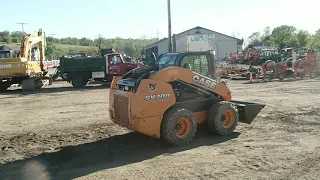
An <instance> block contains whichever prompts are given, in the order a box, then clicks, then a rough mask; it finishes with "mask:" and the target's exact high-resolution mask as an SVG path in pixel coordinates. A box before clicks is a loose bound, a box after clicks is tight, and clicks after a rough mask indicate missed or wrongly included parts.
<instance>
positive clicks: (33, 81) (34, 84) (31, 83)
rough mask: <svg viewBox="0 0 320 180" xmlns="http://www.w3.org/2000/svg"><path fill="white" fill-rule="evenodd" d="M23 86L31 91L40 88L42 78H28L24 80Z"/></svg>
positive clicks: (24, 89) (25, 89)
mask: <svg viewBox="0 0 320 180" xmlns="http://www.w3.org/2000/svg"><path fill="white" fill-rule="evenodd" d="M21 86H22V90H23V91H30V90H35V89H40V88H41V87H42V86H43V83H42V81H41V79H40V78H28V79H25V80H23V81H22V83H21Z"/></svg>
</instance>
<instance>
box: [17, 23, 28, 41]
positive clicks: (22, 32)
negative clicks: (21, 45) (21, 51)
mask: <svg viewBox="0 0 320 180" xmlns="http://www.w3.org/2000/svg"><path fill="white" fill-rule="evenodd" d="M17 24H21V29H22V31H21V36H22V37H21V41H22V40H23V37H24V25H25V24H29V23H24V22H21V23H17Z"/></svg>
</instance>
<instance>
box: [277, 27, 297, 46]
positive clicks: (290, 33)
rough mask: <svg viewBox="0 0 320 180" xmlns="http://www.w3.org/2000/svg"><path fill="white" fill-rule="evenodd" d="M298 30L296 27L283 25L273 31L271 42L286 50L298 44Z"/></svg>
mask: <svg viewBox="0 0 320 180" xmlns="http://www.w3.org/2000/svg"><path fill="white" fill-rule="evenodd" d="M296 31H297V29H296V28H295V27H294V26H288V25H281V26H278V27H276V28H274V29H273V31H272V33H271V41H272V42H273V43H274V45H275V46H277V47H279V48H281V49H282V48H284V47H287V46H291V45H292V44H294V43H296V38H295V37H296V36H295V33H296Z"/></svg>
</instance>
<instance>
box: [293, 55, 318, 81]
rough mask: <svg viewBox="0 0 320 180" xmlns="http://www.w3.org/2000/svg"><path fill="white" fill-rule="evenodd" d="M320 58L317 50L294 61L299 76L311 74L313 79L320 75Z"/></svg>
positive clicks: (295, 70)
mask: <svg viewBox="0 0 320 180" xmlns="http://www.w3.org/2000/svg"><path fill="white" fill-rule="evenodd" d="M319 71H320V59H319V58H317V54H316V52H311V53H309V54H308V55H307V56H306V57H305V58H303V59H298V60H297V61H295V63H294V72H295V74H296V76H297V77H301V78H304V77H305V76H306V75H309V76H310V78H311V79H314V78H316V77H317V76H319V75H320V73H319Z"/></svg>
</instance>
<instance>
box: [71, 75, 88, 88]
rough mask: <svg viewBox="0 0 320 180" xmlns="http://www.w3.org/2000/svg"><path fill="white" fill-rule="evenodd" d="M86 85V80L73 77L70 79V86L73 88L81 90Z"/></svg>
mask: <svg viewBox="0 0 320 180" xmlns="http://www.w3.org/2000/svg"><path fill="white" fill-rule="evenodd" d="M87 83H88V80H86V79H85V78H84V77H82V76H74V77H72V86H73V87H75V88H81V87H84V86H86V85H87Z"/></svg>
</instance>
